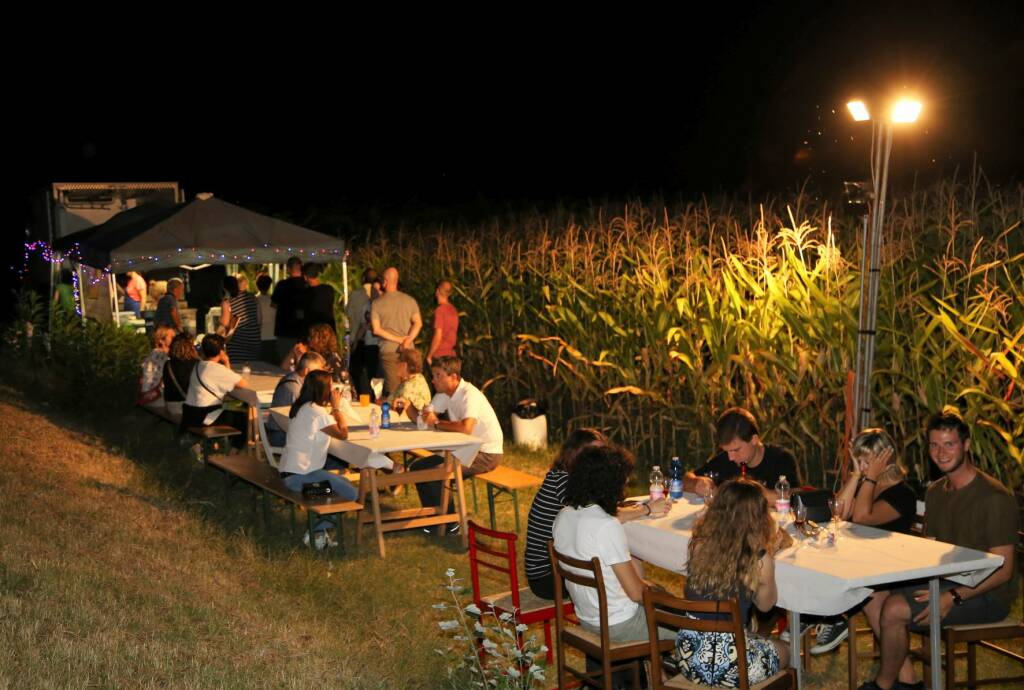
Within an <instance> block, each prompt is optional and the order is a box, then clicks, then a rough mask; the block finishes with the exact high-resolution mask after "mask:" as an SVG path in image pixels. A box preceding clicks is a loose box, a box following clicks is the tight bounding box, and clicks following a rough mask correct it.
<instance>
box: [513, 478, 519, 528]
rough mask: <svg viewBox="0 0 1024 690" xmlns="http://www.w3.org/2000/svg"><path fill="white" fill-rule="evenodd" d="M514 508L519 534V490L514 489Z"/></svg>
mask: <svg viewBox="0 0 1024 690" xmlns="http://www.w3.org/2000/svg"><path fill="white" fill-rule="evenodd" d="M512 509H513V510H514V511H515V515H516V534H519V490H518V489H512Z"/></svg>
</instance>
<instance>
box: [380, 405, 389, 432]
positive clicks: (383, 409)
mask: <svg viewBox="0 0 1024 690" xmlns="http://www.w3.org/2000/svg"><path fill="white" fill-rule="evenodd" d="M380 428H381V429H390V428H391V403H389V402H384V404H382V405H381V406H380Z"/></svg>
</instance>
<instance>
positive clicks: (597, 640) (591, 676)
mask: <svg viewBox="0 0 1024 690" xmlns="http://www.w3.org/2000/svg"><path fill="white" fill-rule="evenodd" d="M548 556H549V557H550V558H551V569H552V571H553V572H554V576H555V632H556V637H557V638H558V654H557V657H558V687H560V688H566V687H569V683H568V677H567V675H566V672H568V673H569V674H570V675H571V676H573V677H575V678H576V679H577V680H578V681H579V682H580V683H581V684H582V685H584V686H586V687H595V688H605V689H607V690H611V687H612V672H613V671H619V670H626V669H629V670H631V671H632V673H633V687H635V688H637V689H639V688H640V663H641V661H642V660H643V659H645V658H646V657H647V655H648V644H647V641H646V640H645V641H643V642H611V641H610V640H609V639H608V599H607V594H606V593H605V588H604V576H603V575H602V573H601V561H600V559H598V558H597V557H596V556H595V557H594V558H591V559H590V560H589V561H583V560H579V559H576V558H571V557H569V556H566V555H565V554H562V553H559V552H558V551H556V550H555V545H554V542H553V541H552V540H550V539H549V540H548ZM570 568H571V570H570ZM563 579H564V580H567V581H569V582H572V583H573V584H576V585H579V586H580V587H591V588H593V589H596V590H597V600H598V605H599V607H600V611H601V633H600V634H596V633H592V632H590V631H589V630H586V629H584V628H583V627H581V626H578V625H574V626H571V627H567V626H566V624H565V614H564V612H563V611H564V606H565V594H564V592H563V591H562V589H563V587H564V585H563V584H562V582H563ZM567 646H568V647H574V648H576V649H578V650H579V651H581V652H582V653H583V654H585V655H586V656H588V657H590V658H592V659H596V660H598V661H599V662H600V663H601V668H600V669H598V670H594V671H586V670H584V671H579V670H577V669H574V668H572V667H570V666H566V664H565V651H566V650H565V648H566V647H567Z"/></svg>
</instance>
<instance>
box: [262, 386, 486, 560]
mask: <svg viewBox="0 0 1024 690" xmlns="http://www.w3.org/2000/svg"><path fill="white" fill-rule="evenodd" d="M370 409H371V407H366V408H361V407H358V406H355V407H351V408H350V409H349V410H346V417H350V416H354V417H355V418H356V419H350V420H349V421H359V420H361V415H362V414H364V413H365V414H366V415H369V413H370ZM363 411H365V412H363ZM270 414H271V415H273V417H274V421H276V422H277V424H278V426H280V427H281V428H282V429H284V430H286V431H287V429H288V422H289V421H290V419H289V418H288V408H287V407H272V408H271V409H270ZM480 444H481V442H480V439H478V438H476V437H475V436H470V435H468V434H460V433H456V432H451V431H433V430H426V431H420V430H419V429H417V428H416V425H415V424H412V423H409V422H404V423H393V424H392V427H391V428H390V429H381V431H380V436H378V437H377V438H371V437H370V431H369V429H367V428H366V427H364V426H362V425H361V424H359V425H353V426H350V427H349V435H348V439H346V440H344V441H342V440H339V439H334V438H332V439H331V444H330V450H329V452H330V454H331V455H333V456H335V457H337V458H340V459H342V460H344V461H345V462H347V463H348V464H349V465H351V466H352V467H354V468H356V469H358V470H359V501H360V502H361V503H362V504H363V505H366V504H367V499H368V500H369V504H370V507H371V509H372V513H373V514H372V517H370V516H364V515H362V514H360V516H359V530H358V531H357V533H356V541H357V542H358V541H360V540H361V537H362V531H363V530H362V527H363V525H364V524H368V523H370V522H373V524H374V528H375V531H376V533H377V548H378V551H379V552H380V555H381V557H382V558H383V557H384V556H385V548H384V532H393V531H395V530H401V529H412V528H414V527H427V526H434V525H437V526H438V535H443V534H444V526H445V525H447V524H452V523H456V522H457V523H459V525H460V529H461V536H462V545H463V546H464V547H468V546H469V538H468V532H467V529H466V499H465V495H464V494H463V486H462V468H463V467H469V466H470V465H472V464H473V460H474V459H476V454H477V451H479V450H480ZM421 448H422V449H424V450H438V451H443V452H444V464H443V465H442V466H441V467H435V468H431V469H428V470H414V471H411V472H399V473H395V474H390V475H386V476H378V471H379V470H390V469H393V468H394V462H393V461H392V460H391V458H389V457H388V456H387V453H395V452H402V451H407V450H416V449H421ZM450 480H454V481H455V493H456V495H457V497H458V500H457V501H456V506H455V507H456V512H455V513H452V514H449V513H448V500H449V498H450V491H451V490H450V489H449V488H448V481H450ZM429 481H442V482H444V489H443V490H442V492H441V505H440V506H439V507H436V508H435V507H431V508H407V509H402V510H390V511H387V512H381V509H380V501H379V496H378V489H381V488H386V487H389V486H399V485H405V484H418V483H419V482H429Z"/></svg>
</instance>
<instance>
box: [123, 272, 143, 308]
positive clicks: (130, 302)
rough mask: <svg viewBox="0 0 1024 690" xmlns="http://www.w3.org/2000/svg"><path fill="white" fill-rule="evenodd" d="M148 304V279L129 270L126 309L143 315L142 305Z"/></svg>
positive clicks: (125, 294) (125, 297)
mask: <svg viewBox="0 0 1024 690" xmlns="http://www.w3.org/2000/svg"><path fill="white" fill-rule="evenodd" d="M145 304H146V279H145V278H143V277H142V276H141V275H139V274H138V273H136V272H135V271H128V284H127V285H125V288H124V310H125V311H130V312H132V313H133V314H135V316H136V317H138V316H141V315H142V307H143V305H145Z"/></svg>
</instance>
